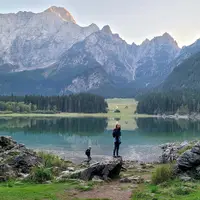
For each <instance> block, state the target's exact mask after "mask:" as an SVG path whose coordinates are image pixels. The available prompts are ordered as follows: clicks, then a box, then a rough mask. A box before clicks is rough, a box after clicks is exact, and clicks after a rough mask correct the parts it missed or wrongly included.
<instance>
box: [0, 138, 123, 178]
mask: <svg viewBox="0 0 200 200" xmlns="http://www.w3.org/2000/svg"><path fill="white" fill-rule="evenodd" d="M41 155H42V154H40V153H36V152H34V151H33V150H30V149H28V148H26V147H25V146H24V145H23V144H18V143H17V142H16V141H14V140H13V139H12V138H11V137H4V136H1V137H0V182H2V181H6V180H9V179H15V178H20V179H26V178H29V177H30V176H31V175H32V172H33V170H34V168H36V167H37V168H38V169H44V168H47V169H48V170H50V171H52V172H55V171H56V173H54V174H56V177H54V178H55V179H56V180H57V181H63V180H66V179H81V180H84V181H89V180H92V179H93V178H95V179H97V178H99V179H102V180H108V179H112V178H114V177H116V176H118V175H119V173H120V171H121V169H122V159H121V158H120V159H114V160H110V161H105V162H99V163H94V164H92V165H90V166H87V167H85V166H74V167H72V166H73V165H72V164H71V165H69V163H70V162H68V161H64V160H62V159H60V158H56V159H57V161H56V162H57V163H56V162H54V164H52V166H47V162H50V160H52V159H53V156H52V157H51V156H48V155H46V157H49V158H44V157H43V156H41ZM45 159H46V160H45ZM51 162H53V161H51Z"/></svg>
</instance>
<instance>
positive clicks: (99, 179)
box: [92, 176, 104, 183]
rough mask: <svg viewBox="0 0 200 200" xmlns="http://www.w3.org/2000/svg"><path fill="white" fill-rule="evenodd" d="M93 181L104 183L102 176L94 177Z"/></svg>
mask: <svg viewBox="0 0 200 200" xmlns="http://www.w3.org/2000/svg"><path fill="white" fill-rule="evenodd" d="M92 181H93V182H97V183H101V182H104V181H103V180H102V179H101V177H100V176H94V177H93V178H92Z"/></svg>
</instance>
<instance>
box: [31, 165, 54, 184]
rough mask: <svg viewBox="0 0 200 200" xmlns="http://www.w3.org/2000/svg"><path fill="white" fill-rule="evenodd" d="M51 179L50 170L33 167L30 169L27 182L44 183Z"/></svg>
mask: <svg viewBox="0 0 200 200" xmlns="http://www.w3.org/2000/svg"><path fill="white" fill-rule="evenodd" d="M52 179H53V175H52V172H51V169H49V168H45V167H43V166H42V167H35V168H33V169H32V171H31V174H30V176H29V180H30V181H33V182H35V183H44V182H46V181H50V180H52Z"/></svg>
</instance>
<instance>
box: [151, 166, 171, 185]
mask: <svg viewBox="0 0 200 200" xmlns="http://www.w3.org/2000/svg"><path fill="white" fill-rule="evenodd" d="M172 176H173V172H172V166H171V165H162V166H160V167H158V168H157V169H156V171H155V172H154V173H153V174H152V178H151V181H152V183H153V184H155V185H157V184H160V183H163V182H165V181H168V180H170V179H172Z"/></svg>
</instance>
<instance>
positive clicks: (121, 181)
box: [120, 177, 132, 183]
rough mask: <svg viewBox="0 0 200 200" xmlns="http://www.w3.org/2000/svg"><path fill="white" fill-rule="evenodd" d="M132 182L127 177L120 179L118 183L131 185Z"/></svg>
mask: <svg viewBox="0 0 200 200" xmlns="http://www.w3.org/2000/svg"><path fill="white" fill-rule="evenodd" d="M131 182H132V180H131V179H130V178H128V177H125V178H121V179H120V183H131Z"/></svg>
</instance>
